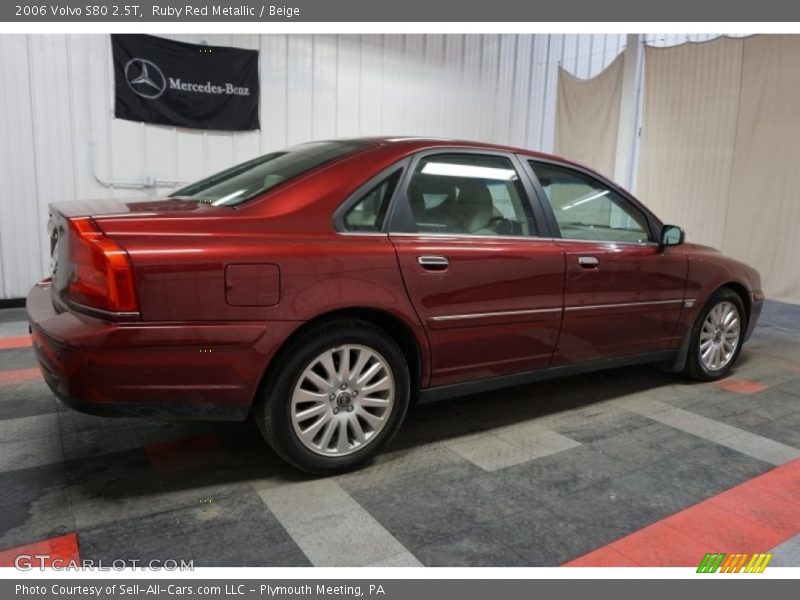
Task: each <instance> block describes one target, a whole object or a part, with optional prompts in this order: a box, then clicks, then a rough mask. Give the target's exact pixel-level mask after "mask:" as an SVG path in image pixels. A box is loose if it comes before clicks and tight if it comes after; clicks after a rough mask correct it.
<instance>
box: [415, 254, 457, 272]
mask: <svg viewBox="0 0 800 600" xmlns="http://www.w3.org/2000/svg"><path fill="white" fill-rule="evenodd" d="M417 262H418V263H419V264H420V266H421V267H422V268H423V269H428V270H429V271H444V270H445V269H446V268H447V267H448V265H449V264H450V262H449V261H448V260H447V258H445V257H444V256H420V257H418V258H417Z"/></svg>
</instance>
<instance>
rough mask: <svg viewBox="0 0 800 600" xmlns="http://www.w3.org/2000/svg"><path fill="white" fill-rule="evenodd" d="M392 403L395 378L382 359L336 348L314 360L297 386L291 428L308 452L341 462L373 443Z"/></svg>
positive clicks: (352, 347)
mask: <svg viewBox="0 0 800 600" xmlns="http://www.w3.org/2000/svg"><path fill="white" fill-rule="evenodd" d="M394 398H395V382H394V377H393V376H392V370H391V368H390V367H389V363H388V362H387V361H386V359H385V358H384V357H383V356H381V355H380V354H379V353H378V352H376V351H375V350H373V349H371V348H368V347H366V346H361V345H357V344H347V345H342V346H337V347H335V348H330V349H328V350H326V351H324V352H323V353H322V354H320V355H318V356H317V357H316V358H314V359H313V360H312V361H311V362H310V363H309V364H308V365H307V366H306V368H305V369H304V370H303V372H302V374H301V375H300V378H299V379H298V380H297V384H296V385H295V388H294V393H293V394H292V403H291V419H292V426H293V428H294V431H295V434H296V435H297V437H298V439H299V440H300V442H301V443H302V444H303V445H304V446H305V447H306V448H308V449H309V450H311V451H312V452H315V453H316V454H321V455H323V456H329V457H338V456H346V455H348V454H352V453H354V452H357V451H359V450H361V449H363V448H364V447H365V446H367V445H369V444H370V443H371V442H373V441H374V440H375V439H376V438H377V436H378V434H379V433H380V432H381V430H382V429H383V428H384V427H385V426H386V423H387V422H388V420H389V415H390V414H391V412H392V408H393V405H394Z"/></svg>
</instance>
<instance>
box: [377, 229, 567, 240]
mask: <svg viewBox="0 0 800 600" xmlns="http://www.w3.org/2000/svg"><path fill="white" fill-rule="evenodd" d="M389 235H391V236H393V237H395V236H397V237H423V238H424V237H436V238H457V239H465V240H474V239H479V240H481V239H482V240H500V241H502V240H542V241H547V242H554V241H557V240H558V238H551V237H539V236H535V235H472V234H469V233H436V232H431V233H420V232H418V231H397V232H395V231H391V232H389Z"/></svg>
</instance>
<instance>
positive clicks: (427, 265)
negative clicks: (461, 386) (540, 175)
mask: <svg viewBox="0 0 800 600" xmlns="http://www.w3.org/2000/svg"><path fill="white" fill-rule="evenodd" d="M531 190H532V188H531V187H530V186H529V185H528V186H527V187H526V184H524V183H523V181H522V180H521V178H520V174H519V169H518V163H517V162H516V160H515V159H514V158H513V157H511V156H509V155H505V154H493V153H475V152H468V151H463V152H454V151H452V150H448V151H442V152H440V153H426V154H424V155H422V156H420V157H418V158H417V159H416V160H415V162H414V163H413V164H412V170H411V173H410V176H409V177H408V178H407V180H406V183H405V189H403V190H401V191H400V194H399V197H398V198H399V200H398V202H399V204H398V206H397V207H396V209H395V212H394V215H393V218H392V226H391V227H390V238H391V240H392V242H393V244H394V246H395V249H396V251H397V256H398V260H399V263H400V268H401V271H402V274H403V280H404V282H405V285H406V288H407V290H408V294H409V296H410V298H411V301H412V303H413V305H414V307H415V309H416V311H417V314H418V315H419V317H420V320H421V321H422V323H423V325H424V327H425V329H426V331H427V334H428V337H429V341H430V345H431V361H432V365H431V382H430V384H431V385H432V386H438V385H447V384H452V383H458V382H462V381H466V380H474V379H483V378H489V377H495V376H501V375H510V374H514V373H519V372H524V371H531V370H534V369H539V368H543V367H546V366H547V365H548V364H549V362H550V359H551V357H552V353H553V349H554V347H555V343H556V340H557V338H558V331H559V328H560V325H561V315H562V296H563V285H564V256H563V251H562V249H561V247H560V246H559V245H558V244H557V243H555V242H554V241H553V240H552V239H550V238H542V237H538V235H537V233H538V231H539V230H538V229H537V223H536V219H535V218H534V211H533V210H532V205H531V203H530V200H529V194H530V193H531ZM398 215H399V216H398ZM398 224H399V225H398Z"/></svg>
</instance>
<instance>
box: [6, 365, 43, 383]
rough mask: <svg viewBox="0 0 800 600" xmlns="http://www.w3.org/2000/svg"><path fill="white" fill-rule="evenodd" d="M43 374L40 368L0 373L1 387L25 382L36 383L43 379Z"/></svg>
mask: <svg viewBox="0 0 800 600" xmlns="http://www.w3.org/2000/svg"><path fill="white" fill-rule="evenodd" d="M41 378H42V373H41V372H40V371H39V369H38V368H34V369H16V370H13V371H0V385H4V384H8V383H23V382H25V381H35V380H36V379H41Z"/></svg>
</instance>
